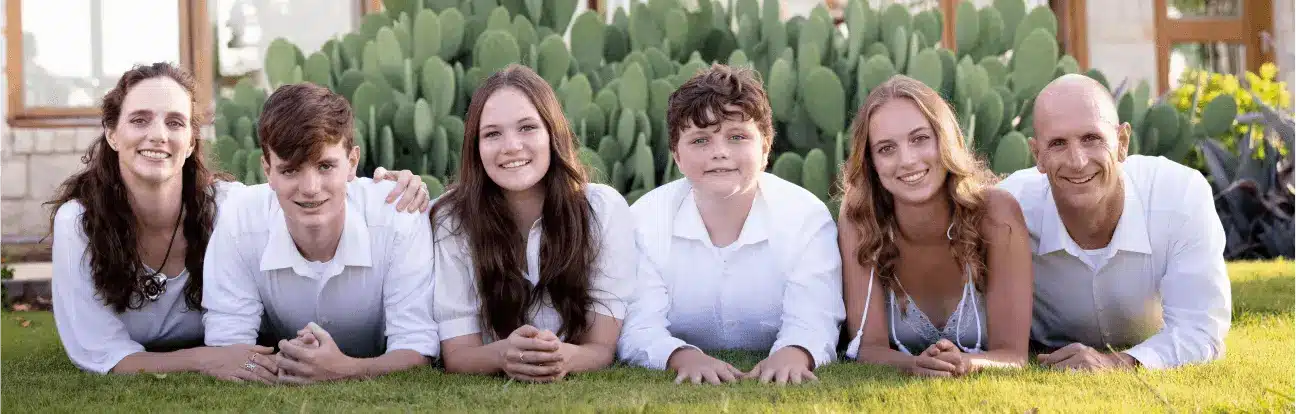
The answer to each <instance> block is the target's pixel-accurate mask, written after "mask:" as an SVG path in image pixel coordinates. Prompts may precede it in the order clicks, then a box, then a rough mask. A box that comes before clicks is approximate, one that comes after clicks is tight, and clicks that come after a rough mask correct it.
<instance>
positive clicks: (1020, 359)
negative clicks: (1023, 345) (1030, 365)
mask: <svg viewBox="0 0 1298 414" xmlns="http://www.w3.org/2000/svg"><path fill="white" fill-rule="evenodd" d="M961 355H963V357H964V359H965V360H966V361H968V362H969V367H970V368H971V369H972V370H974V371H978V370H981V369H983V368H1022V367H1023V366H1024V365H1026V364H1027V361H1028V355H1027V352H1020V351H1015V350H1011V349H995V350H989V351H986V352H983V353H979V354H969V353H964V354H961Z"/></svg>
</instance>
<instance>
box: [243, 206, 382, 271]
mask: <svg viewBox="0 0 1298 414" xmlns="http://www.w3.org/2000/svg"><path fill="white" fill-rule="evenodd" d="M370 254H371V252H370V231H369V227H368V226H367V225H366V223H365V216H363V215H361V213H360V212H359V211H357V210H356V208H355V207H354V206H352V203H351V200H348V202H347V205H346V213H345V216H344V219H343V233H342V238H341V239H339V240H338V248H337V250H335V252H334V258H333V260H331V262H332V263H334V264H335V265H334V266H331V267H330V269H329V273H331V274H338V273H341V272H342V267H343V266H361V267H370V266H372V265H373V260H372V258H371V256H370ZM285 268H292V269H293V271H294V272H296V273H297V274H299V275H310V274H312V272H311V270H310V269H309V268H308V267H307V260H306V258H304V257H302V253H301V252H299V251H298V249H297V243H295V242H294V241H293V237H292V236H291V235H290V234H289V231H288V221H287V219H285V217H284V210H282V209H280V210H277V211H276V212H275V218H274V219H273V220H272V222H271V224H270V234H269V237H268V238H267V242H266V250H265V251H264V252H263V253H262V255H261V271H263V272H265V271H271V270H276V269H285Z"/></svg>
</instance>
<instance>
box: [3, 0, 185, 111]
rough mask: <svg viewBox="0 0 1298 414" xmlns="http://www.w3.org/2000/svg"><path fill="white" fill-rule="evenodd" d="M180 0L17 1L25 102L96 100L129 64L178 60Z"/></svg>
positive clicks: (58, 103)
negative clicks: (19, 8)
mask: <svg viewBox="0 0 1298 414" xmlns="http://www.w3.org/2000/svg"><path fill="white" fill-rule="evenodd" d="M178 7H179V3H178V2H168V1H157V0H113V1H104V0H41V1H27V2H23V8H22V28H23V81H24V82H23V83H24V85H25V87H24V88H23V92H24V95H25V96H24V102H25V103H26V105H27V106H40V107H84V106H97V105H98V102H99V100H100V99H101V98H103V96H104V94H105V93H107V92H108V90H109V89H112V87H113V85H114V84H116V82H117V78H118V77H120V76H121V74H122V72H124V71H126V70H127V69H130V68H131V66H133V65H135V64H137V63H138V64H148V63H153V62H158V61H167V62H172V63H174V64H182V62H180V17H179V16H180V11H179V9H178Z"/></svg>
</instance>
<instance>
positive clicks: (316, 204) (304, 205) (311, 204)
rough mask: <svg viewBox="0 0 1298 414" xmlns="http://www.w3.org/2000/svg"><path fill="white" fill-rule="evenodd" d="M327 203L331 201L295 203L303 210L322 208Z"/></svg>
mask: <svg viewBox="0 0 1298 414" xmlns="http://www.w3.org/2000/svg"><path fill="white" fill-rule="evenodd" d="M325 201H329V200H320V201H310V202H308V201H294V202H293V203H294V204H297V205H298V206H299V207H302V208H316V207H320V206H321V205H323V204H324V203H325Z"/></svg>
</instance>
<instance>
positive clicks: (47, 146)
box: [32, 129, 55, 154]
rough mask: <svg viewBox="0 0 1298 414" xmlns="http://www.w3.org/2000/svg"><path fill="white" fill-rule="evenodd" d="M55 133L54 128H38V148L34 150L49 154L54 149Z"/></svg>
mask: <svg viewBox="0 0 1298 414" xmlns="http://www.w3.org/2000/svg"><path fill="white" fill-rule="evenodd" d="M54 135H55V131H54V130H52V129H37V130H36V148H35V149H34V150H33V151H32V152H36V153H41V154H48V153H50V152H53V151H54Z"/></svg>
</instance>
